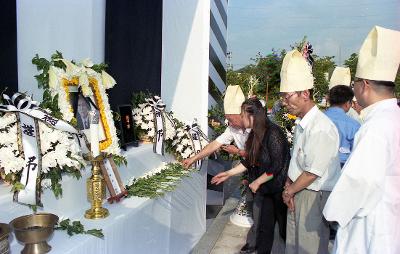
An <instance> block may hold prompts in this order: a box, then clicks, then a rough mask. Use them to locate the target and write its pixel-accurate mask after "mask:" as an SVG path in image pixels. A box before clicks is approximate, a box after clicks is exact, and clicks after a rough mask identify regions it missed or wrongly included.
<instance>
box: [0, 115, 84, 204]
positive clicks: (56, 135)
mask: <svg viewBox="0 0 400 254" xmlns="http://www.w3.org/2000/svg"><path fill="white" fill-rule="evenodd" d="M39 134H40V150H41V157H42V165H41V166H42V168H41V174H40V179H41V181H42V185H46V186H47V187H49V188H51V189H52V191H53V192H54V194H55V196H56V197H59V196H61V195H62V189H61V184H60V183H59V180H61V174H62V173H63V172H68V173H70V174H72V175H73V176H75V177H76V178H79V177H80V176H81V174H80V169H81V168H82V167H83V166H84V163H85V162H84V160H83V158H82V156H81V154H80V148H79V146H78V144H77V143H76V142H75V138H74V136H73V135H72V134H69V133H66V132H63V131H60V130H57V129H53V128H51V127H49V126H47V124H45V123H43V122H41V121H39ZM20 144H21V141H20V140H19V135H18V128H17V117H16V114H14V113H7V114H5V115H4V116H2V117H1V118H0V178H2V179H3V180H5V181H6V182H9V183H10V184H13V185H15V188H17V189H18V187H16V186H18V179H19V178H20V174H21V172H22V169H23V167H24V164H25V160H24V157H23V153H22V149H21V148H20Z"/></svg>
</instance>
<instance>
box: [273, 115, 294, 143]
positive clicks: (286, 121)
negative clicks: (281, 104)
mask: <svg viewBox="0 0 400 254" xmlns="http://www.w3.org/2000/svg"><path fill="white" fill-rule="evenodd" d="M274 119H275V123H276V124H278V125H279V126H280V127H281V128H282V129H283V130H284V132H285V135H286V138H287V140H288V142H289V144H290V146H292V145H293V136H294V130H295V126H296V119H297V117H296V116H294V115H291V114H289V113H288V112H287V111H286V110H285V109H284V108H281V109H280V110H279V111H278V112H277V113H276V115H275V118H274Z"/></svg>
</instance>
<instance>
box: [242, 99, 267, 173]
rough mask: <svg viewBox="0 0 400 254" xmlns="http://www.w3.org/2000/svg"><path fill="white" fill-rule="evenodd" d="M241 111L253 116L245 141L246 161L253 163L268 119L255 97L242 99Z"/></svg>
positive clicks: (255, 160) (259, 148)
mask: <svg viewBox="0 0 400 254" xmlns="http://www.w3.org/2000/svg"><path fill="white" fill-rule="evenodd" d="M242 112H243V113H247V114H248V115H249V116H253V118H254V120H253V128H252V131H251V132H250V134H249V137H248V139H247V141H246V147H245V149H246V152H247V159H248V161H249V162H250V164H251V165H255V164H256V162H257V158H258V155H259V153H260V150H261V146H262V141H263V139H264V135H265V131H266V129H267V127H268V123H269V120H268V117H267V114H266V111H265V109H264V107H263V106H262V104H261V102H260V101H259V100H258V99H257V98H250V99H247V100H246V101H244V102H243V104H242Z"/></svg>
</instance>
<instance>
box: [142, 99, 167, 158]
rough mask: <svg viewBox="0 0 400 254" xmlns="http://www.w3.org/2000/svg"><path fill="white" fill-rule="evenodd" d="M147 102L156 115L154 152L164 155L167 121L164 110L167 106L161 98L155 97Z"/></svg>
mask: <svg viewBox="0 0 400 254" xmlns="http://www.w3.org/2000/svg"><path fill="white" fill-rule="evenodd" d="M146 101H147V102H148V103H149V104H150V106H151V108H152V110H153V114H154V127H155V136H154V139H155V142H154V144H153V151H154V152H155V153H157V154H161V155H164V139H165V119H164V110H165V107H166V105H165V104H164V103H163V101H162V100H161V98H160V97H159V96H153V98H148V99H146Z"/></svg>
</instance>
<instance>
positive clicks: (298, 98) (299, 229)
mask: <svg viewBox="0 0 400 254" xmlns="http://www.w3.org/2000/svg"><path fill="white" fill-rule="evenodd" d="M313 86H314V78H313V76H312V73H311V66H309V65H308V63H307V62H306V60H305V58H304V57H303V56H302V54H301V53H300V52H298V51H297V50H293V51H290V52H288V53H287V54H286V56H285V58H284V60H283V64H282V69H281V86H280V92H281V98H282V104H283V106H284V107H286V109H287V110H288V111H289V113H290V114H292V115H296V116H297V117H299V121H298V124H297V126H296V129H295V135H294V144H293V149H292V158H291V161H290V165H289V171H288V178H289V179H288V181H287V184H286V187H285V191H284V192H283V198H284V201H285V203H286V204H287V205H288V208H289V211H288V217H287V230H286V233H287V235H286V253H289V254H291V253H296V254H300V253H304V254H306V253H307V254H311V253H312V254H319V253H320V254H326V253H328V243H329V227H328V222H327V221H326V220H325V219H324V218H323V215H322V208H323V207H324V205H325V202H326V200H327V198H328V196H329V193H330V191H331V190H332V188H333V186H334V185H335V183H336V181H337V179H338V177H339V174H340V164H339V156H338V150H339V134H338V131H337V129H336V126H335V125H334V124H333V123H332V122H331V121H330V120H329V118H328V117H327V116H326V115H325V114H324V113H322V112H321V111H320V110H319V109H318V107H317V106H316V105H315V103H314V101H313V100H312V89H313Z"/></svg>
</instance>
